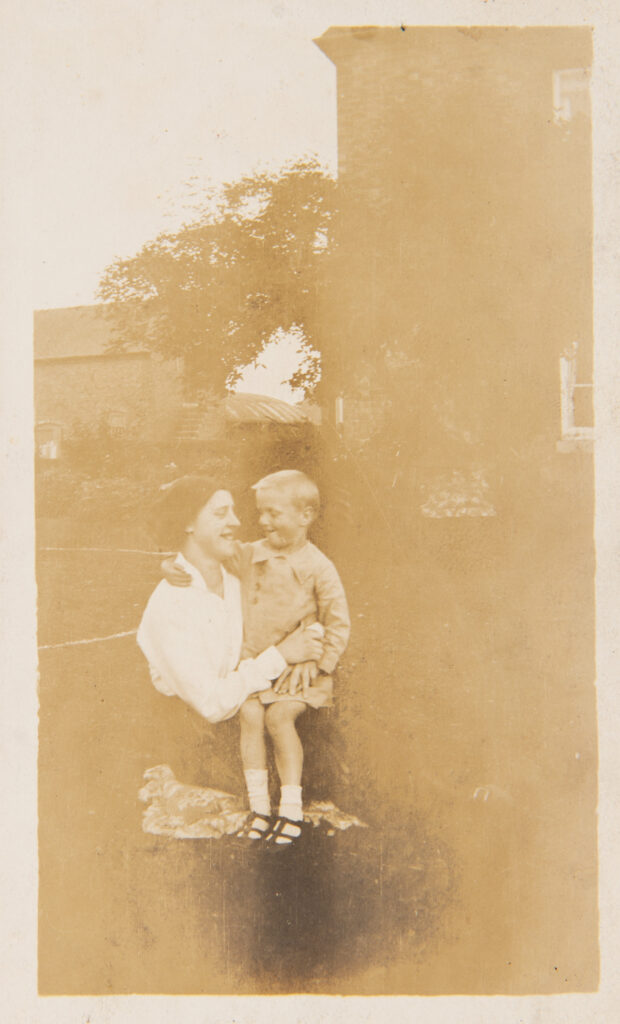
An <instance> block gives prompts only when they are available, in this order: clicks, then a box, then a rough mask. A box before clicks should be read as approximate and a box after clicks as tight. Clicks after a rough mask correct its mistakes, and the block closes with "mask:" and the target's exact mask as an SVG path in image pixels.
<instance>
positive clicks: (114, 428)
mask: <svg viewBox="0 0 620 1024" xmlns="http://www.w3.org/2000/svg"><path fill="white" fill-rule="evenodd" d="M108 427H109V428H110V433H111V434H113V435H114V436H115V437H120V435H121V434H124V433H125V430H126V429H127V414H126V413H125V412H124V410H122V409H120V410H119V409H116V410H114V411H113V412H111V413H109V415H108Z"/></svg>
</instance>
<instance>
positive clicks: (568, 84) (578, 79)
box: [553, 68, 590, 125]
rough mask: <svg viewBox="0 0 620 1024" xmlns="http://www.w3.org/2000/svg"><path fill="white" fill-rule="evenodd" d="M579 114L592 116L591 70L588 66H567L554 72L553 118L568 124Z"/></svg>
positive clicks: (559, 122) (557, 122)
mask: <svg viewBox="0 0 620 1024" xmlns="http://www.w3.org/2000/svg"><path fill="white" fill-rule="evenodd" d="M577 114H583V115H584V116H585V117H588V118H589V117H590V72H589V70H588V68H565V69H564V70H563V71H554V72H553V120H554V121H555V123H556V124H558V125H566V124H568V122H569V121H572V120H573V119H574V118H575V117H576V115H577Z"/></svg>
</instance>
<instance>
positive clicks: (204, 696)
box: [137, 554, 286, 722]
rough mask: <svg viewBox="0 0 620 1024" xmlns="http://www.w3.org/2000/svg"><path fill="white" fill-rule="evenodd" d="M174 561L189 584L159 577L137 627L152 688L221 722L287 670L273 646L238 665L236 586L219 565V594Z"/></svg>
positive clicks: (238, 594) (240, 621) (239, 620)
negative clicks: (221, 592) (178, 584)
mask: <svg viewBox="0 0 620 1024" xmlns="http://www.w3.org/2000/svg"><path fill="white" fill-rule="evenodd" d="M175 561H176V564H177V565H180V566H182V568H183V569H185V571H186V572H188V573H189V574H190V576H191V577H192V582H191V584H190V586H188V587H174V586H172V584H170V583H168V582H167V581H166V580H162V581H161V582H160V583H159V584H158V585H157V587H156V588H155V590H154V591H153V593H152V594H151V597H150V599H149V602H148V604H147V606H146V608H145V610H144V615H143V616H142V621H141V623H140V626H139V629H138V637H137V640H138V644H139V646H140V649H141V650H142V652H143V654H144V655H145V657H146V659H147V661H148V663H149V668H150V671H151V678H152V680H153V684H154V686H155V687H156V688H157V689H158V690H159V692H160V693H163V694H165V695H166V696H168V697H172V696H176V697H180V698H181V699H182V700H184V701H186V703H187V704H190V705H191V706H192V707H193V708H194V709H195V710H196V711H198V713H199V714H201V715H202V716H203V717H204V718H206V719H207V720H208V721H209V722H222V721H224V719H226V718H232V716H233V715H234V714H235V713H236V712H237V711H238V710H239V708H240V707H241V705H242V704H243V702H244V701H245V700H246V698H247V697H249V696H250V695H251V694H252V693H258V692H260V691H261V690H268V689H269V687H270V685H271V680H273V679H277V678H278V676H279V675H280V673H281V672H283V671H284V669H285V668H286V661H285V660H284V658H283V657H282V655H281V654H280V652H279V651H278V650H276V648H275V647H269V648H267V650H266V651H263V652H262V654H259V656H258V657H257V658H248V659H246V660H244V661H242V662H240V663H239V657H240V654H241V644H242V639H243V619H242V612H241V586H240V583H239V580H238V579H237V577H236V576H231V575H230V573H228V572H226V570H225V569H224V568H222V578H223V584H224V596H223V598H222V597H218V595H217V594H214V593H213V591H211V590H209V588H208V587H207V585H206V583H205V581H204V579H203V577H202V575H201V573H200V572H199V571H198V569H196V567H195V566H194V565H192V564H191V563H190V562H188V561H187V559H186V558H184V557H183V555H181V554H179V555H177V557H176V559H175Z"/></svg>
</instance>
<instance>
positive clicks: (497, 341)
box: [316, 27, 592, 462]
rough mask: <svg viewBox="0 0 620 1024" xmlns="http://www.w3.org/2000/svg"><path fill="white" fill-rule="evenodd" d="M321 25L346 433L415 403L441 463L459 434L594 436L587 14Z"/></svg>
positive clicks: (328, 374) (425, 448) (423, 448)
mask: <svg viewBox="0 0 620 1024" xmlns="http://www.w3.org/2000/svg"><path fill="white" fill-rule="evenodd" d="M316 42H317V45H318V46H319V47H320V49H321V50H322V51H323V52H324V53H325V54H326V55H327V56H328V57H329V59H330V60H332V61H333V62H334V64H335V65H336V68H337V77H338V87H337V96H338V150H339V167H338V173H339V183H340V196H341V213H340V224H339V235H338V242H339V246H338V255H337V257H336V258H335V260H334V264H333V269H332V275H331V279H332V281H333V289H332V292H331V297H330V299H329V300H328V304H327V306H326V309H325V318H324V319H325V323H326V324H329V325H330V330H331V332H332V343H331V346H329V339H327V342H328V347H331V356H329V355H328V356H326V362H325V387H326V389H327V391H328V392H329V394H330V405H331V410H332V415H335V418H336V420H337V421H339V420H340V421H341V422H340V423H339V425H340V428H341V430H342V431H343V433H344V434H345V437H346V438H347V440H348V441H349V442H350V443H355V442H356V441H357V440H360V439H361V440H364V439H365V438H368V437H370V436H372V435H373V433H376V432H377V431H378V430H380V429H381V426H382V425H385V423H386V417H388V416H389V413H390V410H391V409H393V408H394V407H400V408H401V410H402V409H404V407H405V406H409V408H410V421H409V430H408V433H409V436H410V437H411V438H412V439H413V438H418V439H419V442H420V443H419V445H418V447H419V448H420V452H421V457H423V455H424V452H426V453H428V454H429V457H430V458H432V460H433V461H435V462H436V461H437V459H438V458H439V457H440V454H441V450H442V449H443V448H444V447H445V446H446V445H447V446H448V447H449V446H450V443H451V439H452V440H456V439H457V437H458V439H459V443H460V446H461V448H462V455H463V460H464V461H465V462H467V460H468V458H469V456H471V457H473V458H474V459H475V458H480V459H485V460H486V461H487V462H491V461H493V460H495V459H500V460H501V459H502V458H503V457H504V456H505V455H506V454H507V453H509V452H510V450H514V449H516V450H519V451H521V450H525V449H527V448H528V446H529V445H532V444H533V445H534V446H538V447H540V446H541V445H542V446H543V448H544V446H548V451H549V454H550V455H552V454H554V453H555V452H556V443H557V442H558V441H562V438H564V441H565V442H566V441H568V442H569V443H572V442H578V443H583V442H584V440H587V439H588V438H589V436H590V435H591V428H592V394H591V374H592V355H591V350H592V323H591V306H592V267H591V186H590V174H591V171H590V163H591V152H590V130H591V128H590V109H589V95H588V68H589V65H590V59H591V33H590V31H589V30H588V29H580V28H579V29H561V30H558V29H553V28H551V29H547V28H528V29H504V28H481V29H478V28H449V29H446V28H430V27H429V28H426V27H424V28H417V27H404V28H396V27H395V28H359V29H357V28H331V29H329V31H328V32H326V33H325V34H324V35H323V36H322V37H321V38H320V39H319V40H316ZM343 341H344V343H343ZM561 360H562V361H563V362H562V364H561ZM561 365H562V367H563V369H562V370H561ZM403 430H404V431H405V432H407V430H406V424H404V425H403ZM569 446H570V444H569ZM454 458H456V459H457V461H458V458H459V457H457V456H456V455H455V456H454Z"/></svg>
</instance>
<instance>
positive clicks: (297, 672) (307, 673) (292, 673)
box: [273, 661, 319, 697]
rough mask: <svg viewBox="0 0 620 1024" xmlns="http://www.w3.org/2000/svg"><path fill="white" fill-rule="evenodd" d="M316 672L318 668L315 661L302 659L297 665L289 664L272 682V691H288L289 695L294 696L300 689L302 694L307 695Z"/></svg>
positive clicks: (317, 672)
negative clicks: (276, 679) (274, 681)
mask: <svg viewBox="0 0 620 1024" xmlns="http://www.w3.org/2000/svg"><path fill="white" fill-rule="evenodd" d="M318 674H319V668H318V665H317V663H316V661H303V662H300V663H299V664H298V665H292V666H291V665H289V667H288V668H287V669H285V670H284V672H283V673H282V675H281V676H280V678H279V679H278V681H277V682H276V683H275V684H274V687H273V689H274V693H290V695H291V696H294V695H295V694H296V693H299V691H300V690H301V694H302V696H303V697H307V696H308V689H309V687H311V686H312V683H313V682H314V680H315V679H316V677H317V676H318Z"/></svg>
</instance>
